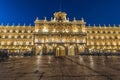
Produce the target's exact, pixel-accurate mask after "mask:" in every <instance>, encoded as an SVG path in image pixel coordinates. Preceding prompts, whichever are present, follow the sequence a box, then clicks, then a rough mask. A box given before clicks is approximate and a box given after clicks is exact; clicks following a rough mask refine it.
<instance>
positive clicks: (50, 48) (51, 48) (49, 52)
mask: <svg viewBox="0 0 120 80" xmlns="http://www.w3.org/2000/svg"><path fill="white" fill-rule="evenodd" d="M53 54H54V51H53V46H50V45H48V46H47V55H53Z"/></svg>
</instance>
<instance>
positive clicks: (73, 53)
mask: <svg viewBox="0 0 120 80" xmlns="http://www.w3.org/2000/svg"><path fill="white" fill-rule="evenodd" d="M68 55H69V56H74V55H75V46H74V45H70V46H69V47H68Z"/></svg>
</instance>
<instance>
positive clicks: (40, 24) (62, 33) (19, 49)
mask: <svg viewBox="0 0 120 80" xmlns="http://www.w3.org/2000/svg"><path fill="white" fill-rule="evenodd" d="M66 16H67V14H66V13H65V12H55V13H54V18H51V20H50V21H48V20H47V19H46V18H45V19H44V20H39V19H38V18H37V19H36V20H35V26H25V25H24V26H19V25H18V26H14V25H13V26H8V25H7V26H3V25H1V26H0V49H7V50H8V51H9V53H13V52H14V53H18V54H22V53H24V52H27V51H34V52H35V54H36V55H39V54H41V55H42V54H55V55H57V56H65V55H77V54H80V53H82V52H85V51H87V52H88V51H89V52H117V51H119V50H120V40H119V39H120V27H116V26H115V25H114V26H113V27H111V26H108V27H107V26H100V25H99V26H86V22H85V21H84V19H83V18H82V19H81V20H76V19H75V18H74V20H73V21H70V20H69V18H66Z"/></svg>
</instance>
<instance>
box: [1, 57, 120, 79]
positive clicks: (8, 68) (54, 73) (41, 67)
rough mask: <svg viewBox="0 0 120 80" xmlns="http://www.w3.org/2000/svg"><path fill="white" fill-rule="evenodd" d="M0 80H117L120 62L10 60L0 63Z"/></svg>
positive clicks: (99, 59) (95, 59)
mask: <svg viewBox="0 0 120 80" xmlns="http://www.w3.org/2000/svg"><path fill="white" fill-rule="evenodd" d="M0 80H120V58H119V57H117V56H116V57H109V56H108V57H107V58H106V57H104V56H101V57H98V56H77V57H61V58H55V57H53V56H38V57H20V58H19V57H18V58H11V59H9V60H8V61H6V62H0Z"/></svg>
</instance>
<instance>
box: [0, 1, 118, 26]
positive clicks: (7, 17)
mask: <svg viewBox="0 0 120 80" xmlns="http://www.w3.org/2000/svg"><path fill="white" fill-rule="evenodd" d="M60 4H61V11H63V12H66V13H67V14H68V17H69V18H70V20H73V17H76V19H81V18H82V17H83V18H84V19H85V21H86V22H87V24H91V25H93V24H96V25H99V24H101V25H103V24H106V25H108V24H111V25H113V24H116V25H119V24H120V0H0V23H4V25H6V24H7V23H9V25H12V24H13V23H14V24H15V25H17V24H18V23H20V24H21V25H23V24H24V23H25V24H26V25H29V24H32V25H34V21H35V19H36V17H39V19H44V17H45V16H46V17H47V19H48V20H50V18H51V17H53V13H54V12H57V11H59V10H60Z"/></svg>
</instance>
